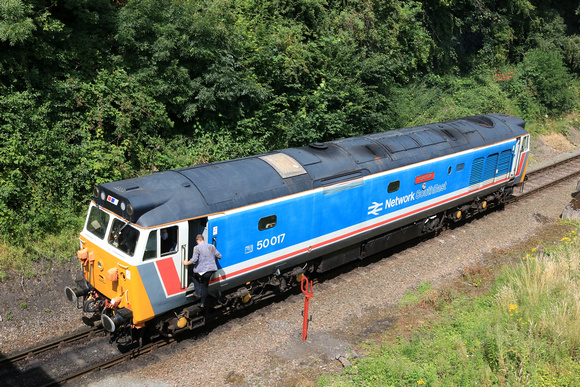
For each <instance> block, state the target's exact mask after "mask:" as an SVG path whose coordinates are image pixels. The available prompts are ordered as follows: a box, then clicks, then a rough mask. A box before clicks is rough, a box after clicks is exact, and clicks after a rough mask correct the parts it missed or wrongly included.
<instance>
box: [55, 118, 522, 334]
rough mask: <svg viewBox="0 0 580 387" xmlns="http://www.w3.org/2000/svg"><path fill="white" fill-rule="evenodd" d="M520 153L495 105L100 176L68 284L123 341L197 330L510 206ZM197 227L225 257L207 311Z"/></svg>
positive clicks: (75, 298)
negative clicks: (315, 276)
mask: <svg viewBox="0 0 580 387" xmlns="http://www.w3.org/2000/svg"><path fill="white" fill-rule="evenodd" d="M528 153H529V134H528V133H527V132H526V130H525V123H524V121H523V120H521V119H519V118H516V117H512V116H508V115H502V114H489V115H480V116H473V117H466V118H461V119H457V120H452V121H447V122H441V123H434V124H429V125H422V126H417V127H411V128H404V129H398V130H391V131H387V132H383V133H375V134H369V135H364V136H360V137H354V138H346V139H340V140H336V141H329V142H323V143H313V144H310V145H309V146H305V147H302V148H291V149H284V150H279V151H274V152H270V153H266V154H261V155H257V156H252V157H246V158H241V159H235V160H230V161H223V162H216V163H211V164H202V165H196V166H193V167H189V168H183V169H176V170H169V171H164V172H156V173H153V174H151V175H148V176H144V177H139V178H134V179H128V180H122V181H114V182H109V183H104V184H99V185H97V186H96V187H95V188H94V197H93V198H92V201H91V203H90V206H89V208H88V215H87V219H86V223H85V225H84V228H83V230H82V232H81V234H80V245H81V246H80V250H79V251H78V258H79V259H80V262H81V263H82V276H79V279H78V280H77V281H76V286H74V287H73V286H71V287H67V288H66V289H65V294H66V296H67V297H68V299H69V300H70V301H71V302H73V303H76V304H77V306H78V307H79V308H82V309H83V311H84V312H86V313H92V314H94V315H95V316H94V317H96V318H98V317H100V319H101V322H102V325H103V327H104V328H105V330H107V331H108V332H111V333H112V334H113V335H114V336H117V337H122V336H126V335H130V334H136V332H143V331H144V330H147V331H149V330H150V331H152V332H158V333H163V334H167V335H172V334H175V333H176V332H179V331H181V330H186V329H193V328H195V327H199V326H201V325H203V324H205V323H207V322H208V321H209V320H210V319H211V318H214V317H215V316H218V315H224V314H228V313H231V312H232V311H235V310H239V309H243V308H245V307H247V306H248V305H251V304H253V303H254V302H256V301H259V300H263V299H265V298H268V297H272V296H273V295H276V294H277V293H280V292H284V291H287V290H289V289H292V288H293V287H297V286H298V287H299V286H300V281H301V277H302V276H303V275H307V274H309V273H313V272H318V273H322V272H326V271H328V270H331V269H333V268H336V267H338V266H340V265H343V264H345V263H347V262H350V261H353V260H358V259H363V258H365V257H368V256H370V255H373V254H376V253H378V252H381V251H383V250H385V249H388V248H390V247H392V246H395V245H397V244H400V243H403V242H405V241H408V240H410V239H412V238H415V237H418V236H420V235H424V234H427V233H432V232H434V231H436V230H438V229H440V228H441V227H442V226H443V225H445V224H447V223H449V222H456V221H458V220H461V219H464V218H466V217H468V216H472V215H474V214H476V213H479V212H482V211H485V210H487V209H488V208H491V207H493V206H498V205H501V204H503V203H505V202H506V201H507V199H508V198H509V196H510V194H511V192H512V191H513V189H514V187H515V186H517V185H519V184H521V183H522V182H523V181H524V178H525V171H526V165H527V160H528ZM198 234H202V235H203V236H204V237H205V240H206V241H207V242H208V243H212V244H214V245H215V246H216V247H217V249H218V250H219V251H220V252H221V254H222V259H221V260H219V261H218V271H217V272H215V274H214V275H213V277H212V278H211V281H210V285H209V292H210V295H211V297H209V299H208V302H207V303H206V305H205V308H201V307H200V305H199V300H198V298H196V297H189V296H190V294H188V292H187V288H188V285H189V283H190V278H191V275H192V273H190V272H188V270H187V269H188V267H190V266H184V265H183V260H187V259H189V258H190V257H191V255H192V252H193V247H194V245H195V237H196V235H198ZM162 235H163V237H162ZM168 240H169V241H170V242H169V243H168V242H167V241H168ZM143 328H148V329H143Z"/></svg>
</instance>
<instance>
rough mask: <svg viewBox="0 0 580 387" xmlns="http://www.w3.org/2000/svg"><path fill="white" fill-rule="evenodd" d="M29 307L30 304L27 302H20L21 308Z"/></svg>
mask: <svg viewBox="0 0 580 387" xmlns="http://www.w3.org/2000/svg"><path fill="white" fill-rule="evenodd" d="M26 308H28V304H27V303H26V302H23V303H21V304H20V309H26Z"/></svg>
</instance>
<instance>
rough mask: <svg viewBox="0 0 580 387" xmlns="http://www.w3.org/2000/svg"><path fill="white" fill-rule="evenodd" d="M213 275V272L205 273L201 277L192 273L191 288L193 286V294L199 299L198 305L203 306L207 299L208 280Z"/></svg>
mask: <svg viewBox="0 0 580 387" xmlns="http://www.w3.org/2000/svg"><path fill="white" fill-rule="evenodd" d="M213 273H215V271H207V272H205V273H203V275H199V274H198V273H193V286H195V292H196V293H197V294H199V296H200V297H201V300H200V303H201V304H205V300H206V299H207V288H208V286H209V279H210V278H211V276H212V275H213Z"/></svg>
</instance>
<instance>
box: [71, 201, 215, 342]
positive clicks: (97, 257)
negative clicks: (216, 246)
mask: <svg viewBox="0 0 580 387" xmlns="http://www.w3.org/2000/svg"><path fill="white" fill-rule="evenodd" d="M206 222H207V220H203V219H202V220H196V221H190V222H189V223H188V222H182V223H178V224H173V225H162V226H158V227H155V228H149V229H147V228H142V227H138V226H137V225H135V224H132V223H130V222H129V221H127V220H126V219H123V218H121V217H119V216H118V215H117V214H115V213H112V212H111V211H109V210H107V209H106V208H103V207H102V206H99V205H97V204H96V203H94V202H92V203H91V206H90V208H89V212H88V215H87V220H86V222H85V227H84V229H83V231H82V232H81V236H80V242H81V249H80V250H79V252H78V257H79V259H80V261H81V263H82V269H83V279H82V280H80V281H77V288H76V289H73V288H66V290H65V293H66V296H67V298H68V299H69V300H70V301H71V302H73V303H77V304H78V305H79V308H80V307H81V305H80V304H81V302H80V298H82V308H83V310H84V311H85V312H88V313H96V314H97V315H98V314H100V317H101V322H102V324H103V327H104V328H105V330H107V331H109V332H111V333H113V332H116V331H118V330H119V328H121V327H124V328H134V327H141V326H143V325H144V322H145V321H147V320H150V319H151V318H153V317H154V316H155V315H156V314H159V312H160V311H161V310H160V308H159V306H158V305H156V302H157V301H156V299H155V296H154V295H153V297H150V294H152V293H153V292H150V291H149V292H148V291H147V287H148V285H149V286H151V285H152V282H155V280H158V281H159V285H161V286H160V287H162V288H163V291H164V293H165V295H167V296H175V298H179V296H183V295H184V292H185V289H186V288H187V285H188V280H189V278H188V277H189V275H188V272H187V270H186V268H185V267H184V266H183V264H182V261H183V260H184V259H188V258H187V257H188V256H189V255H188V246H189V245H190V243H189V235H190V233H189V231H190V230H191V231H192V232H196V233H205V234H207V231H205V232H204V231H203V229H204V224H205V223H206ZM153 271H159V272H161V277H162V278H159V279H158V278H151V275H150V274H151V273H152V272H153ZM142 273H145V280H144V281H143V280H142V276H143V274H142ZM181 302H182V301H181Z"/></svg>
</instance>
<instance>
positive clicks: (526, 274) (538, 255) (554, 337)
mask: <svg viewBox="0 0 580 387" xmlns="http://www.w3.org/2000/svg"><path fill="white" fill-rule="evenodd" d="M578 242H580V238H579V237H578V235H577V233H576V232H575V231H573V232H572V233H571V234H570V235H569V236H568V237H565V238H563V239H562V243H561V244H560V245H558V246H557V247H554V248H550V249H549V251H545V252H544V251H541V250H536V251H532V252H531V253H530V254H527V255H526V256H524V257H522V264H521V265H506V266H504V268H503V272H502V274H501V275H500V276H499V278H498V279H496V283H495V286H494V289H493V290H492V291H491V292H489V294H486V295H485V296H483V297H480V298H473V297H471V296H461V295H460V294H458V293H455V294H454V296H452V297H450V296H449V294H450V293H449V290H448V289H446V290H442V291H441V292H439V293H438V292H437V291H435V290H433V289H431V288H430V286H428V285H429V284H428V283H423V284H422V285H421V286H419V288H418V289H417V291H416V292H412V294H411V295H408V296H407V297H405V298H404V299H403V301H404V302H402V304H405V305H409V304H412V303H414V304H417V303H423V304H425V305H432V306H436V311H435V313H434V317H432V318H431V319H430V320H431V322H430V323H426V324H425V326H424V327H421V328H418V329H416V330H415V331H413V332H412V333H411V334H410V335H409V336H408V337H407V336H405V337H403V336H398V337H397V338H396V339H394V340H389V339H386V342H384V343H383V344H381V345H373V343H370V347H369V351H368V352H369V353H368V354H367V356H365V357H364V358H362V359H359V360H357V361H356V362H355V364H354V366H352V367H348V368H346V370H345V372H343V374H342V375H340V376H331V377H327V378H324V380H321V385H333V386H337V385H338V386H343V385H344V386H351V385H357V386H411V385H412V386H416V385H419V386H420V385H425V386H476V385H477V386H490V385H492V386H497V385H508V386H520V385H530V386H577V385H579V383H580V365H579V363H578V347H579V345H580V330H579V329H578V328H579V324H580V323H579V318H580V298H579V296H578V295H579V290H580V281H579V278H580V277H579V276H578V274H580V271H579V270H580V250H578V247H577V243H578ZM404 330H405V331H407V330H408V327H405V329H404Z"/></svg>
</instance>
